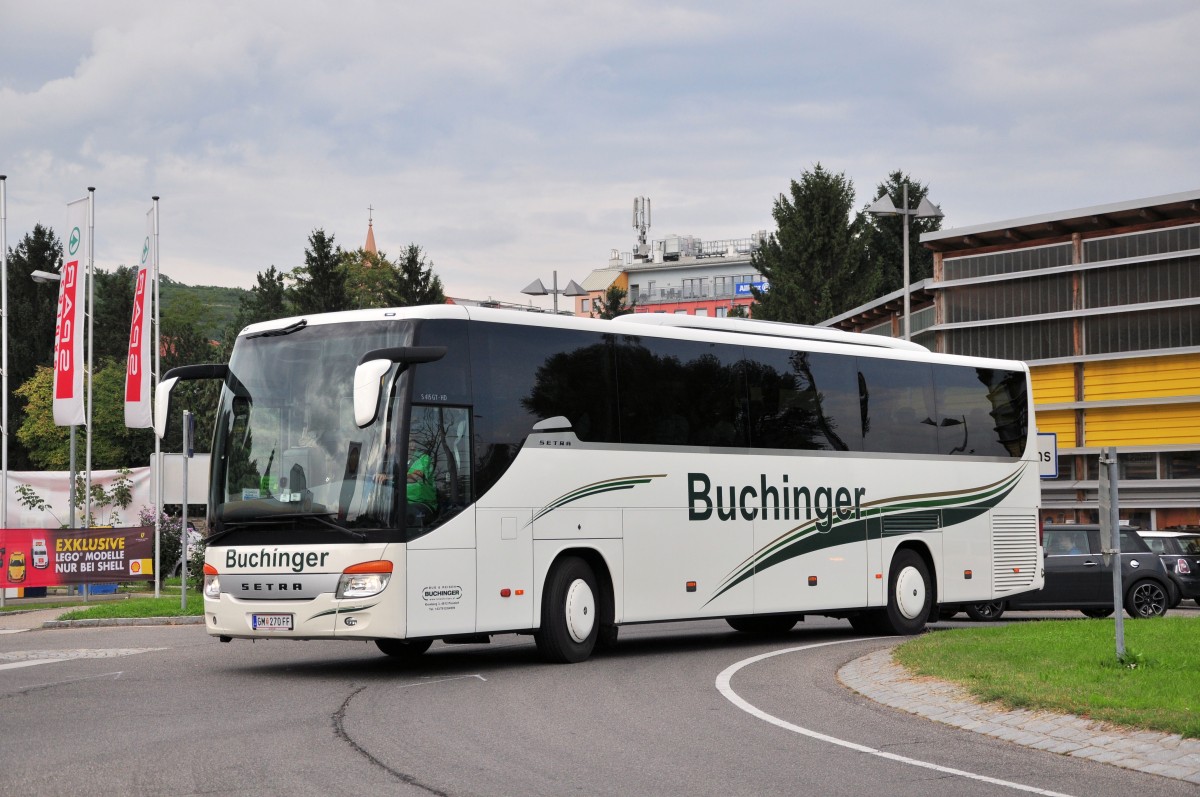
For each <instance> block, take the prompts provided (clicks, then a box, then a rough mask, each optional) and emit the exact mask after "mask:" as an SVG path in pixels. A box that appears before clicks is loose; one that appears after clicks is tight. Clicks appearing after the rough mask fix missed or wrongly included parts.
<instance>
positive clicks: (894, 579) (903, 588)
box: [875, 548, 933, 636]
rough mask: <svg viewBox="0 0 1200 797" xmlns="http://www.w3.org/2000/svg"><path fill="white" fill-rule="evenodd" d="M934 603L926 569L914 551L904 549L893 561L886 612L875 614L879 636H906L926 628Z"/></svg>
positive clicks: (897, 553)
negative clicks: (882, 634)
mask: <svg viewBox="0 0 1200 797" xmlns="http://www.w3.org/2000/svg"><path fill="white" fill-rule="evenodd" d="M932 602H933V590H932V589H930V582H929V568H928V567H927V566H926V565H925V560H924V559H922V558H921V557H920V555H919V554H917V552H916V551H912V550H909V549H907V548H903V549H901V550H899V551H896V555H895V556H894V557H893V558H892V571H891V573H890V574H889V576H888V595H887V608H885V609H884V610H883V611H880V612H879V613H877V614H875V621H876V622H877V623H878V625H879V632H880V633H884V634H898V635H901V636H909V635H912V634H919V633H920V632H921V631H922V630H923V629H924V628H925V620H926V618H928V617H929V609H930V606H931V604H932Z"/></svg>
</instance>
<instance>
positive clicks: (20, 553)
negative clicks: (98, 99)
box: [0, 526, 154, 588]
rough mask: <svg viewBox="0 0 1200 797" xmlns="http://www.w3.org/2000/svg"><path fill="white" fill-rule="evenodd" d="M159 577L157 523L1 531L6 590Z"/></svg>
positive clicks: (0, 568)
mask: <svg viewBox="0 0 1200 797" xmlns="http://www.w3.org/2000/svg"><path fill="white" fill-rule="evenodd" d="M153 578H154V527H153V526H138V527H135V528H115V529H0V588H5V587H52V586H58V585H60V584H90V583H95V582H98V581H142V580H150V579H153Z"/></svg>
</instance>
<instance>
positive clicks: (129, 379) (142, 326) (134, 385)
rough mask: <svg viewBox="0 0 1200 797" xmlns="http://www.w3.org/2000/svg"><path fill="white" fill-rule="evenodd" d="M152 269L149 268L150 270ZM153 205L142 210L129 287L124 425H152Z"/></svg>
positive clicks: (154, 270)
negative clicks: (142, 228)
mask: <svg viewBox="0 0 1200 797" xmlns="http://www.w3.org/2000/svg"><path fill="white" fill-rule="evenodd" d="M152 269H153V270H152ZM157 271H158V269H157V268H154V208H151V209H150V211H149V212H148V213H147V214H146V237H145V238H143V239H142V260H141V265H140V266H138V273H137V284H136V286H135V287H134V289H133V322H132V323H131V324H130V327H129V361H128V363H127V365H126V366H125V425H126V426H128V427H129V428H130V429H145V428H148V427H151V426H153V425H154V419H153V417H152V413H151V409H150V349H151V348H152V346H153V344H152V343H151V341H150V339H149V337H148V336H149V332H150V324H149V323H147V320H146V319H147V316H148V315H149V312H150V303H151V302H150V294H151V292H152V291H153V290H154V275H155V274H156V273H157Z"/></svg>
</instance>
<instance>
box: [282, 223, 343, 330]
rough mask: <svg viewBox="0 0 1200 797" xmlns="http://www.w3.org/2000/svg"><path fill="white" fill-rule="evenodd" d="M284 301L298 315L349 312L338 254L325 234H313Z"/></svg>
mask: <svg viewBox="0 0 1200 797" xmlns="http://www.w3.org/2000/svg"><path fill="white" fill-rule="evenodd" d="M291 277H292V280H293V285H292V288H291V290H290V291H289V296H288V298H289V299H290V300H291V302H292V305H293V307H294V308H295V311H296V313H297V314H299V315H308V314H311V313H330V312H335V311H338V310H349V309H350V300H349V297H348V296H347V294H346V272H345V269H344V268H343V261H342V251H341V248H340V247H335V246H334V243H333V236H332V235H326V234H325V230H322V229H316V230H313V232H312V235H310V236H309V237H308V248H307V249H305V250H304V265H303V266H300V267H299V268H296V269H293V270H292V273H291Z"/></svg>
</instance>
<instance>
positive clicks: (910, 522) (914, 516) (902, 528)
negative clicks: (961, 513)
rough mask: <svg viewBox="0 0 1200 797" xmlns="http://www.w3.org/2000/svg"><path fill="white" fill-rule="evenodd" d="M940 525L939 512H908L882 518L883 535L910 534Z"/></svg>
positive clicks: (933, 528)
mask: <svg viewBox="0 0 1200 797" xmlns="http://www.w3.org/2000/svg"><path fill="white" fill-rule="evenodd" d="M941 527H942V513H941V512H936V511H935V512H908V513H905V514H903V515H887V516H885V517H884V518H883V534H884V536H885V537H886V536H889V535H894V534H912V533H914V532H919V531H934V530H936V529H939V528H941Z"/></svg>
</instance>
